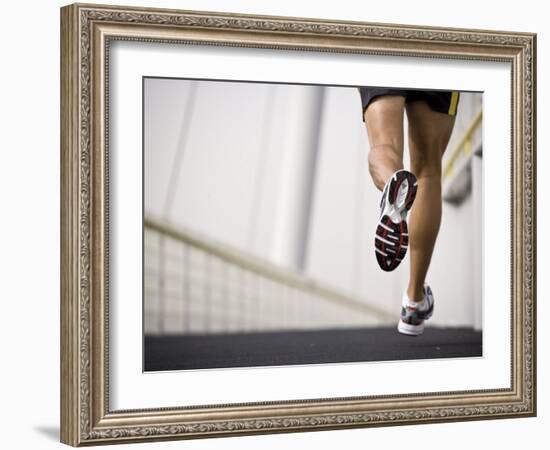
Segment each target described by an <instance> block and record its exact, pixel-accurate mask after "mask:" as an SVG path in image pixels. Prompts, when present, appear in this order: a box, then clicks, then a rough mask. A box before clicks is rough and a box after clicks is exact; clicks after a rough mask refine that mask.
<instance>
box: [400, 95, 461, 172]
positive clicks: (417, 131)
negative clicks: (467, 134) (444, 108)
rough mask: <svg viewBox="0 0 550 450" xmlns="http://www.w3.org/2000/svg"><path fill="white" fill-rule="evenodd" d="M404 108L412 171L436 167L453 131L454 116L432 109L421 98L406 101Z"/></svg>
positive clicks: (438, 165)
mask: <svg viewBox="0 0 550 450" xmlns="http://www.w3.org/2000/svg"><path fill="white" fill-rule="evenodd" d="M406 110H407V119H408V122H409V128H408V135H409V151H410V157H411V166H412V168H413V171H414V170H415V169H416V172H421V171H423V170H426V169H434V168H435V169H438V168H439V167H440V164H441V158H442V157H443V154H444V152H445V149H446V148H447V144H448V143H449V139H450V137H451V133H452V131H453V127H454V123H455V116H454V115H449V114H445V113H441V112H437V111H434V110H433V109H432V108H430V106H429V105H428V103H426V102H425V101H422V100H421V101H414V102H410V103H407V105H406Z"/></svg>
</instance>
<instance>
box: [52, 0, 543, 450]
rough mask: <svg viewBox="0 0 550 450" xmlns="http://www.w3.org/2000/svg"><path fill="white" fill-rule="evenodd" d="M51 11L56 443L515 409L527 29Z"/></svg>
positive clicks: (530, 392)
mask: <svg viewBox="0 0 550 450" xmlns="http://www.w3.org/2000/svg"><path fill="white" fill-rule="evenodd" d="M60 13H61V17H60V44H61V47H60V63H61V64H60V69H61V70H60V80H59V81H60V84H59V86H60V113H61V114H60V119H61V120H60V134H59V139H60V192H59V194H60V236H61V242H60V253H59V257H60V271H61V274H62V275H61V278H60V286H59V288H60V320H59V323H60V326H59V336H60V355H61V358H60V365H59V369H60V377H59V382H60V384H59V388H60V440H61V442H63V443H66V444H69V445H72V446H82V445H96V444H116V443H120V444H126V443H132V442H143V441H159V440H175V439H198V438H213V437H219V436H238V435H241V436H245V435H260V434H273V433H295V432H306V431H321V430H329V429H339V430H343V429H346V428H347V429H351V428H365V427H386V426H399V427H401V426H403V425H417V424H428V423H429V424H435V423H439V422H446V423H449V422H457V421H460V422H466V421H473V420H487V419H497V418H498V419H504V418H519V417H533V416H535V415H536V414H537V404H536V400H537V399H536V389H537V379H536V361H537V355H536V256H537V255H536V202H535V200H536V176H535V175H536V101H535V100H536V34H535V33H530V32H526V31H521V32H520V31H494V30H491V29H485V28H483V27H481V28H479V29H476V28H471V29H466V28H459V27H455V28H453V27H452V26H451V25H448V26H447V25H445V24H441V23H433V24H432V26H430V27H425V26H423V25H421V21H417V22H416V24H415V23H414V21H411V22H410V23H409V24H405V22H404V23H403V24H401V25H397V24H395V23H394V24H392V23H391V22H388V23H383V22H381V23H377V22H373V21H368V20H367V18H365V17H363V19H361V20H363V21H356V22H354V21H348V20H344V19H339V18H336V17H333V18H330V17H326V16H325V18H323V19H316V18H314V17H307V16H304V17H302V18H300V17H299V16H296V17H290V16H289V17H286V16H270V15H254V14H246V13H244V14H243V13H240V12H239V11H236V12H231V13H230V12H206V11H193V10H179V9H162V8H154V7H149V6H147V5H142V6H139V7H130V6H107V5H103V6H102V5H84V4H73V5H68V6H64V7H62V8H61V10H60ZM396 23H397V22H396ZM407 377H408V378H411V379H412V380H413V382H404V380H405V378H407Z"/></svg>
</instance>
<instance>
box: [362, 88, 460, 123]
mask: <svg viewBox="0 0 550 450" xmlns="http://www.w3.org/2000/svg"><path fill="white" fill-rule="evenodd" d="M359 93H360V94H361V103H362V105H363V120H364V113H365V109H367V107H368V106H369V104H370V102H371V101H372V100H373V99H374V98H375V97H379V96H381V95H401V96H402V97H405V103H410V102H416V101H419V100H425V101H426V102H427V103H428V105H429V106H430V108H431V109H432V110H433V111H437V112H440V113H443V114H448V115H450V116H454V115H456V109H457V107H458V99H459V97H460V93H459V92H458V91H419V90H412V89H394V88H383V87H360V88H359Z"/></svg>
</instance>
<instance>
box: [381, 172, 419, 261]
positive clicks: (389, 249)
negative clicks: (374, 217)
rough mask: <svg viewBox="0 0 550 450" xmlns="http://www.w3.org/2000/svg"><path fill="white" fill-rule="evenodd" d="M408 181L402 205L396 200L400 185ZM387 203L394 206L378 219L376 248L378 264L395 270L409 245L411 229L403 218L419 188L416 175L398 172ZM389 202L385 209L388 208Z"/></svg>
mask: <svg viewBox="0 0 550 450" xmlns="http://www.w3.org/2000/svg"><path fill="white" fill-rule="evenodd" d="M405 181H407V186H408V187H407V193H406V196H405V199H404V200H403V201H402V204H401V205H397V204H396V201H397V198H398V195H399V193H400V190H399V189H400V187H401V186H402V184H403V182H405ZM388 190H389V192H388V199H387V204H389V205H390V206H391V207H393V211H392V213H391V214H390V215H388V214H384V215H383V216H382V217H381V218H380V220H379V221H378V225H377V227H376V234H375V237H374V250H375V254H376V260H377V261H378V265H379V266H380V268H381V269H382V270H384V271H385V272H391V271H392V270H395V269H396V268H397V266H399V264H400V263H401V261H403V259H404V258H405V255H406V254H407V249H408V246H409V231H408V227H407V222H406V220H404V219H403V218H402V214H403V212H404V211H405V212H408V211H409V210H410V209H411V207H412V205H413V202H414V199H415V197H416V190H417V181H416V177H415V176H414V175H413V174H412V173H411V172H408V171H406V170H402V171H399V172H396V173H395V175H394V176H393V177H392V179H391V181H390V185H389V188H388ZM387 204H386V205H385V209H387V207H388V206H387Z"/></svg>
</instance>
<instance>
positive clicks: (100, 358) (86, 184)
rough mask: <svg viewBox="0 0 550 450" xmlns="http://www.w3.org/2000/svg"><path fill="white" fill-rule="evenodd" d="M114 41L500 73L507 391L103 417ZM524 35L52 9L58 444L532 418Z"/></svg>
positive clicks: (531, 221)
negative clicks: (57, 59) (508, 316)
mask: <svg viewBox="0 0 550 450" xmlns="http://www.w3.org/2000/svg"><path fill="white" fill-rule="evenodd" d="M114 39H125V40H128V39H132V40H139V41H158V42H180V43H202V44H210V45H223V46H243V47H245V46H246V47H262V48H270V49H294V50H308V51H325V52H353V53H365V54H383V55H407V56H417V57H429V58H458V59H469V60H473V61H476V60H478V61H479V60H484V61H487V60H496V61H506V62H509V63H511V67H512V86H511V92H512V97H511V98H512V117H511V131H512V149H511V154H512V186H511V190H512V224H511V227H512V228H511V236H512V306H511V307H512V358H511V359H512V360H511V370H512V385H511V387H510V388H509V389H496V390H486V391H461V392H449V393H436V394H433V393H431V394H430V393H427V394H421V395H416V394H410V395H395V396H386V397H367V398H365V397H353V398H347V399H324V400H310V401H299V400H295V401H290V402H280V403H273V402H270V403H268V402H264V403H254V404H240V405H229V406H227V405H226V406H223V405H213V406H208V407H199V408H197V407H193V408H186V407H183V406H182V407H181V408H174V409H160V410H135V411H134V410H133V411H111V410H110V409H109V396H108V365H107V363H108V348H109V347H108V342H109V336H108V332H107V323H108V310H109V305H108V298H107V295H106V294H107V286H108V283H109V279H108V267H107V262H108V259H107V256H108V240H107V234H106V230H107V227H108V222H107V220H108V215H107V212H108V206H109V205H108V197H107V195H106V186H108V183H109V180H108V173H107V171H106V167H107V163H108V153H107V151H108V148H107V143H108V141H107V138H108V126H107V124H108V122H107V118H108V111H107V110H106V101H105V99H106V95H107V92H106V89H107V86H108V85H107V83H106V62H107V61H108V56H109V53H108V50H109V42H110V41H111V40H114ZM535 58H536V35H534V34H529V33H510V32H500V31H483V30H466V29H443V28H432V27H419V26H404V25H384V24H371V23H358V22H335V21H328V20H313V19H297V18H288V17H260V16H249V15H240V14H225V13H224V14H220V13H210V12H195V11H174V10H159V9H143V8H129V7H111V6H99V5H80V4H75V5H71V6H66V7H64V8H62V9H61V441H62V442H64V443H67V444H70V445H73V446H80V445H86V444H107V443H122V442H129V441H131V442H134V441H144V440H161V439H180V438H198V437H209V436H210V437H213V436H229V435H239V434H240V435H242V434H259V433H275V432H296V431H311V430H322V429H335V428H344V427H366V426H381V425H398V424H419V423H426V422H445V421H457V420H472V419H491V418H503V417H520V416H533V415H535V414H536V335H535V331H536V330H535V323H536V317H535V313H536V310H535V299H536V291H535V289H536V278H535V276H536V270H535V269H536V211H535V204H536V191H535V189H536V186H535V182H536V172H535V163H536V161H535V137H536V132H535V126H536V123H535V85H536V73H535V70H536V59H535Z"/></svg>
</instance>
